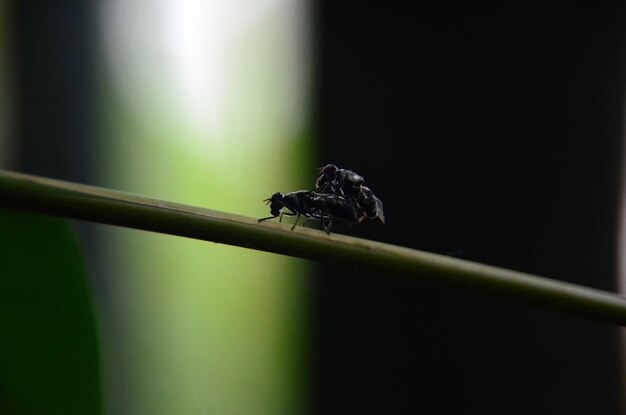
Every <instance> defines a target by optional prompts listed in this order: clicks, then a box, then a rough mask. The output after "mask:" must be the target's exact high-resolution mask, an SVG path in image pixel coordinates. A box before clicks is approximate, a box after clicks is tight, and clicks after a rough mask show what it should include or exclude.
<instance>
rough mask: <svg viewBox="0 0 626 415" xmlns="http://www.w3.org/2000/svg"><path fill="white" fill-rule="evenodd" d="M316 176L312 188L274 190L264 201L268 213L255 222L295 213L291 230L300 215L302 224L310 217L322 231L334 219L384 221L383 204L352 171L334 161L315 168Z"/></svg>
mask: <svg viewBox="0 0 626 415" xmlns="http://www.w3.org/2000/svg"><path fill="white" fill-rule="evenodd" d="M318 172H319V173H320V176H319V177H318V178H317V180H316V181H315V188H314V189H313V190H298V191H296V192H290V193H286V194H283V193H281V192H276V193H274V194H273V195H272V196H271V197H270V198H268V199H265V200H264V202H265V203H266V204H269V205H270V214H271V215H272V216H268V217H266V218H261V219H259V220H258V221H259V222H262V221H264V220H268V219H274V218H277V217H278V220H279V222H282V220H283V215H287V216H296V221H295V222H294V224H293V225H292V226H291V230H293V229H294V228H295V227H296V224H297V223H298V220H300V217H301V216H304V217H305V218H306V220H305V221H304V223H303V224H302V226H304V225H306V224H307V223H308V222H309V221H311V220H316V221H319V222H321V223H322V227H323V228H324V230H325V231H326V233H330V228H331V227H332V225H333V221H334V220H340V221H343V222H347V223H361V222H363V221H364V220H366V219H373V220H375V219H378V220H380V221H381V222H382V223H385V215H384V213H383V203H382V202H381V201H380V199H378V198H377V197H376V196H375V195H374V192H372V190H371V189H370V188H369V187H366V186H363V182H364V181H365V180H364V179H363V176H360V175H359V174H357V173H355V172H353V171H352V170H347V169H340V168H339V167H337V166H336V165H334V164H327V165H325V166H324V167H321V168H319V169H318Z"/></svg>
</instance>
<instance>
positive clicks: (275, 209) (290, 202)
mask: <svg viewBox="0 0 626 415" xmlns="http://www.w3.org/2000/svg"><path fill="white" fill-rule="evenodd" d="M309 193H311V192H310V191H309V190H298V191H297V192H290V193H287V194H282V193H281V192H276V193H274V194H273V195H272V196H271V197H270V198H268V199H265V200H264V202H265V204H269V205H270V214H271V215H272V216H268V217H266V218H261V219H259V220H258V221H259V222H262V221H264V220H268V219H274V218H276V217H278V221H279V222H282V221H283V215H287V216H297V217H296V221H295V222H294V223H293V226H292V227H291V230H293V229H294V228H295V227H296V224H297V223H298V220H299V219H300V216H304V217H305V218H307V220H306V221H305V222H304V223H303V224H302V226H304V225H306V223H307V222H308V221H309V220H311V219H316V220H319V218H318V217H314V216H313V213H312V212H311V211H310V210H309V208H308V207H307V195H308V194H309ZM283 209H287V210H288V211H289V212H283V211H282V210H283Z"/></svg>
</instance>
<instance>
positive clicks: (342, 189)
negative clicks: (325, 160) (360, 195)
mask: <svg viewBox="0 0 626 415" xmlns="http://www.w3.org/2000/svg"><path fill="white" fill-rule="evenodd" d="M318 172H319V173H321V176H320V177H318V178H317V180H316V181H315V191H319V192H320V193H332V194H336V195H339V196H343V197H347V198H352V197H354V196H355V195H356V194H357V192H358V189H359V187H360V186H361V185H362V184H363V182H364V181H365V179H363V176H360V175H358V174H356V173H355V172H353V171H352V170H346V169H340V168H339V167H337V166H335V165H334V164H327V165H325V166H324V167H320V168H319V169H318ZM329 188H330V189H329ZM328 190H330V192H329V191H328Z"/></svg>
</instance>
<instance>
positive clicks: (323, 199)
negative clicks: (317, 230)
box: [306, 192, 365, 233]
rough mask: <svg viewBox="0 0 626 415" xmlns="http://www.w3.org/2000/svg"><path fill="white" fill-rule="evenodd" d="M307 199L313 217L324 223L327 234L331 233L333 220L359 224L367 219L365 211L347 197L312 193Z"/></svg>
mask: <svg viewBox="0 0 626 415" xmlns="http://www.w3.org/2000/svg"><path fill="white" fill-rule="evenodd" d="M306 198H307V204H308V206H310V207H311V208H312V212H313V216H314V217H315V218H317V219H318V220H320V221H321V222H322V226H323V227H324V230H325V231H326V233H330V228H331V226H333V219H338V220H341V221H343V222H348V223H359V222H361V221H362V220H363V219H364V218H365V214H364V212H363V210H362V209H361V208H360V207H359V206H357V205H355V204H354V203H351V202H350V201H349V200H348V199H346V198H345V197H342V196H339V195H333V194H326V193H315V192H311V193H309V194H308V195H307V196H306Z"/></svg>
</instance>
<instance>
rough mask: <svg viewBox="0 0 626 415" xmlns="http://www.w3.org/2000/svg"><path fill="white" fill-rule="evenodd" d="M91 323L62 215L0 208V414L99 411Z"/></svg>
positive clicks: (73, 243)
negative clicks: (43, 214)
mask: <svg viewBox="0 0 626 415" xmlns="http://www.w3.org/2000/svg"><path fill="white" fill-rule="evenodd" d="M100 401H101V397H100V380H99V363H98V346H97V339H96V328H95V324H94V314H93V309H92V304H91V300H90V298H89V295H88V290H87V286H86V281H85V275H84V270H83V266H82V263H81V258H80V254H79V250H78V246H77V243H76V241H75V239H74V236H73V234H72V232H71V230H70V228H69V227H68V225H67V224H66V222H65V221H63V220H61V219H58V218H53V217H49V216H42V215H34V214H27V213H22V212H14V211H7V210H0V413H2V414H64V415H70V414H81V415H86V414H99V413H101V409H100V408H101V405H100Z"/></svg>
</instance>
